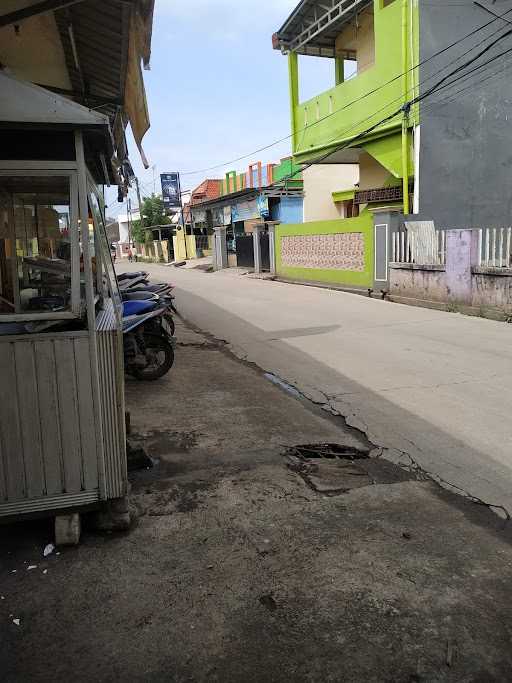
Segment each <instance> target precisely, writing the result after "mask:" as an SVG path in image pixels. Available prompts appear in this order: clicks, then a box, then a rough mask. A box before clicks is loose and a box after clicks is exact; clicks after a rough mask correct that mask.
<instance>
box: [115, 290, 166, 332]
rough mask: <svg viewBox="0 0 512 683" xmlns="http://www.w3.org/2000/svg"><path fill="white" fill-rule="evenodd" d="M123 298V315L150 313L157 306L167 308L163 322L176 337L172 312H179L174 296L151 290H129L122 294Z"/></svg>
mask: <svg viewBox="0 0 512 683" xmlns="http://www.w3.org/2000/svg"><path fill="white" fill-rule="evenodd" d="M121 298H122V300H123V316H125V317H126V316H129V315H139V314H141V313H148V312H149V311H154V310H155V309H157V308H165V309H166V311H165V313H164V314H163V321H162V324H163V325H164V327H165V328H166V330H167V332H168V333H169V334H170V335H171V337H174V333H175V331H176V326H175V324H174V318H173V316H172V313H177V311H176V308H175V307H174V303H173V300H174V297H173V296H170V295H166V296H159V295H158V294H153V293H151V292H128V293H124V294H121Z"/></svg>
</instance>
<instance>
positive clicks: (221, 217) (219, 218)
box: [212, 206, 231, 227]
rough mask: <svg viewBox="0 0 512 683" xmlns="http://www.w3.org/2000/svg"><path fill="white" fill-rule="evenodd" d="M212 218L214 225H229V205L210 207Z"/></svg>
mask: <svg viewBox="0 0 512 683" xmlns="http://www.w3.org/2000/svg"><path fill="white" fill-rule="evenodd" d="M212 220H213V225H214V227H220V226H223V225H224V226H225V225H231V207H230V206H224V207H220V208H217V209H212Z"/></svg>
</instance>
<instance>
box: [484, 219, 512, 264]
mask: <svg viewBox="0 0 512 683" xmlns="http://www.w3.org/2000/svg"><path fill="white" fill-rule="evenodd" d="M478 253H479V265H480V266H484V267H488V268H512V228H484V229H482V230H479V231H478Z"/></svg>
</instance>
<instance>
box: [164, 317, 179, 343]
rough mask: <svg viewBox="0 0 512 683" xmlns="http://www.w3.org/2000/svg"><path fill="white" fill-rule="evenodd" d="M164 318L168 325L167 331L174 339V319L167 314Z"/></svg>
mask: <svg viewBox="0 0 512 683" xmlns="http://www.w3.org/2000/svg"><path fill="white" fill-rule="evenodd" d="M164 317H165V320H166V322H167V324H168V325H169V331H170V333H171V337H174V333H175V332H176V325H175V323H174V318H173V317H172V315H170V314H169V313H166V314H165V316H164Z"/></svg>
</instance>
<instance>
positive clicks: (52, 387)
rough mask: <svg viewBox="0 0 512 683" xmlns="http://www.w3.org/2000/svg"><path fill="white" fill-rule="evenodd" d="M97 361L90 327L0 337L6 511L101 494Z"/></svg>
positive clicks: (0, 471) (0, 484)
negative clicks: (94, 364)
mask: <svg viewBox="0 0 512 683" xmlns="http://www.w3.org/2000/svg"><path fill="white" fill-rule="evenodd" d="M90 359H91V357H90V348H89V338H88V335H87V333H82V332H78V333H73V334H65V335H55V336H52V335H37V336H36V335H34V336H30V335H26V336H22V337H16V338H12V337H4V338H0V376H1V377H2V388H3V397H4V398H5V399H6V400H2V401H1V402H0V516H1V515H6V514H11V509H12V505H13V504H15V503H16V504H18V503H19V505H21V507H23V506H24V505H25V507H27V506H28V507H30V506H31V505H32V501H34V500H37V501H39V502H37V506H38V509H44V507H45V505H44V502H43V501H45V500H46V501H50V500H51V499H54V498H58V499H60V498H61V497H66V496H68V495H69V494H72V495H82V494H85V493H87V494H89V497H91V496H92V498H94V499H96V498H98V488H99V483H98V456H99V454H98V452H97V448H96V441H95V438H94V435H95V431H96V430H95V424H94V412H93V389H92V384H91V360H90ZM48 505H49V506H50V505H51V506H53V507H55V505H53V503H52V504H50V503H48ZM28 507H27V509H28ZM60 507H62V505H60Z"/></svg>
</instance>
